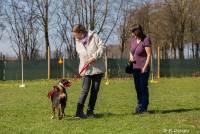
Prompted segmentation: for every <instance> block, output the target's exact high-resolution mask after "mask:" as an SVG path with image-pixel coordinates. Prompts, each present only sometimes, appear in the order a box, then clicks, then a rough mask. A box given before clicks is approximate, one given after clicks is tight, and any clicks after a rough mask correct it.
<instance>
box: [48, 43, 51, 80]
mask: <svg viewBox="0 0 200 134" xmlns="http://www.w3.org/2000/svg"><path fill="white" fill-rule="evenodd" d="M50 60H51V58H50V47H49V46H48V80H50V69H51V68H50V67H51V66H50Z"/></svg>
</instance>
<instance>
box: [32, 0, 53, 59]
mask: <svg viewBox="0 0 200 134" xmlns="http://www.w3.org/2000/svg"><path fill="white" fill-rule="evenodd" d="M35 2H36V4H35V6H36V7H35V9H36V14H35V15H36V16H37V19H38V21H39V24H40V25H41V30H42V31H43V33H44V37H45V51H46V52H45V57H46V59H47V58H48V47H50V44H49V24H50V20H51V18H53V15H54V13H55V11H56V8H57V7H56V3H57V1H53V0H35ZM53 6H54V7H53ZM50 9H52V12H50Z"/></svg>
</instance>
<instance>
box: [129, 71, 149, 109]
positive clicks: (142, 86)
mask: <svg viewBox="0 0 200 134" xmlns="http://www.w3.org/2000/svg"><path fill="white" fill-rule="evenodd" d="M133 77H134V83H135V89H136V93H137V101H138V105H140V106H142V108H143V109H147V107H148V104H149V90H148V79H149V71H147V72H144V73H141V70H140V69H133Z"/></svg>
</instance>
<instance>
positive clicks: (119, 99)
mask: <svg viewBox="0 0 200 134" xmlns="http://www.w3.org/2000/svg"><path fill="white" fill-rule="evenodd" d="M56 82H57V81H56V80H51V81H47V80H34V81H26V82H25V84H26V85H27V87H25V88H19V85H20V81H0V134H10V133H11V134H12V133H13V134H16V133H17V134H18V133H21V134H24V133H28V134H43V133H45V134H47V133H48V134H53V133H57V134H60V133H63V134H75V133H76V134H87V133H91V134H94V133H95V134H107V133H111V134H116V133H122V134H145V133H150V134H157V133H192V134H193V133H194V134H195V133H200V91H199V90H200V78H199V77H198V78H190V77H188V78H162V79H160V81H159V83H157V84H150V85H149V90H150V106H149V113H147V114H142V115H132V111H133V108H134V107H135V105H136V94H135V91H134V88H133V81H132V80H118V79H113V80H110V85H108V86H107V85H105V81H103V83H102V86H101V90H100V92H99V98H98V100H97V105H96V110H95V112H96V114H97V118H93V119H83V120H80V119H74V118H73V115H74V113H75V111H76V103H77V99H78V96H79V92H80V87H81V82H80V81H79V80H77V81H75V80H72V82H73V85H72V87H71V88H70V89H69V90H68V96H69V99H68V104H67V108H66V114H67V117H65V118H64V119H63V120H58V119H54V120H51V119H50V117H51V107H50V105H51V104H50V100H49V99H48V98H47V92H48V91H49V90H50V88H51V86H52V85H54V84H55V83H56ZM86 104H87V103H86Z"/></svg>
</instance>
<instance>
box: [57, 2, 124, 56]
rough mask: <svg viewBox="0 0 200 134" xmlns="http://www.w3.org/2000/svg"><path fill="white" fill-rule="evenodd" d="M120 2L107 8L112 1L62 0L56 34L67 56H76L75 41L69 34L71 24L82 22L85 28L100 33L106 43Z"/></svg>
mask: <svg viewBox="0 0 200 134" xmlns="http://www.w3.org/2000/svg"><path fill="white" fill-rule="evenodd" d="M121 3H122V2H121V0H120V5H117V4H115V5H116V6H115V7H117V6H118V7H117V8H116V9H114V8H109V5H111V4H113V3H112V2H109V1H108V0H81V1H79V0H62V4H61V6H60V12H59V13H58V34H59V36H60V39H61V44H63V43H64V44H65V45H66V47H67V53H68V54H69V57H71V58H74V57H76V53H75V51H74V50H75V45H74V43H75V42H74V39H73V38H72V36H71V30H72V27H73V25H74V24H77V23H82V24H84V25H85V26H86V28H87V29H90V30H95V31H96V32H97V33H98V34H101V35H102V37H103V38H104V43H106V42H107V41H108V39H109V37H110V35H111V34H112V32H113V30H114V28H115V26H116V25H117V22H118V19H119V15H120V14H119V10H120V9H121V8H120V6H121ZM113 7H114V6H113ZM116 11H117V12H116ZM112 14H115V16H114V15H112Z"/></svg>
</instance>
